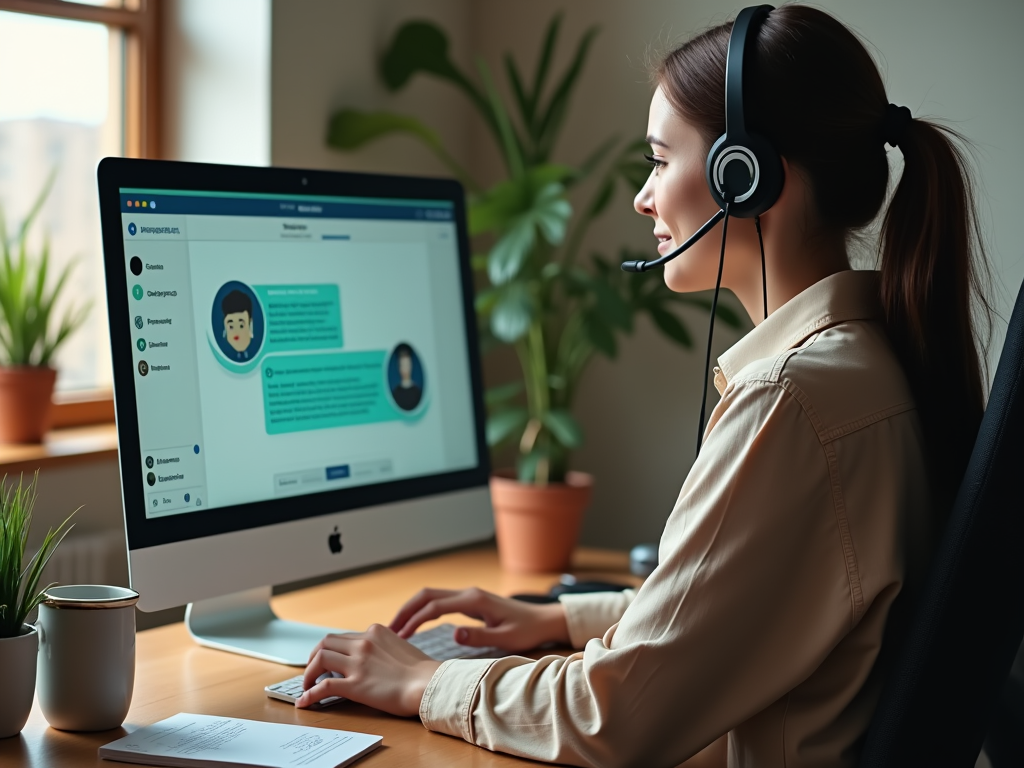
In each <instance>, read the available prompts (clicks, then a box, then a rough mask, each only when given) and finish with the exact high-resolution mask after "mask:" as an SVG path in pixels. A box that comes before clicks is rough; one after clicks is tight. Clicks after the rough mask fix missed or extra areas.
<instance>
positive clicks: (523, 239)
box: [477, 182, 572, 285]
mask: <svg viewBox="0 0 1024 768" xmlns="http://www.w3.org/2000/svg"><path fill="white" fill-rule="evenodd" d="M512 189H513V187H508V188H506V189H505V190H502V192H501V195H500V199H501V204H500V205H494V204H493V203H494V202H495V201H493V200H492V201H491V202H492V206H491V207H490V208H487V207H481V208H479V209H477V210H478V214H477V216H478V218H477V224H479V221H480V218H483V219H484V220H485V221H487V220H489V221H493V222H497V220H498V219H499V218H500V216H501V215H502V214H503V213H507V211H508V210H509V209H510V208H511V206H512V205H513V203H514V201H515V197H516V196H517V195H522V194H524V192H523V191H522V190H520V191H519V192H518V193H513V192H512ZM525 194H529V192H525ZM499 211H500V212H499ZM571 215H572V206H570V205H569V201H568V200H566V199H565V189H564V187H562V185H561V184H559V183H558V182H551V183H549V184H547V186H545V187H543V188H542V189H540V190H539V191H538V192H537V194H536V195H535V196H533V197H532V198H531V199H530V202H529V206H528V207H527V208H526V210H524V211H522V212H521V213H519V214H518V215H515V216H513V217H512V218H511V219H510V221H509V223H508V225H507V228H506V230H505V232H504V233H503V234H502V236H501V237H500V238H499V239H498V242H497V243H495V245H494V248H492V249H491V255H490V258H489V260H488V262H487V275H488V277H489V278H490V280H491V282H492V283H493V284H494V285H502V284H504V283H507V282H509V281H510V280H513V279H514V278H515V277H516V276H517V275H518V274H519V271H520V270H521V269H522V267H523V264H524V263H525V262H526V259H527V258H528V257H529V255H530V252H531V251H532V250H533V247H534V245H535V243H536V241H537V236H536V230H537V229H540V231H541V234H542V235H543V236H544V239H545V240H547V241H548V242H549V243H551V245H558V244H559V243H561V242H562V240H563V239H564V238H565V227H566V222H567V221H568V220H569V217H570V216H571Z"/></svg>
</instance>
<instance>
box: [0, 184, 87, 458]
mask: <svg viewBox="0 0 1024 768" xmlns="http://www.w3.org/2000/svg"><path fill="white" fill-rule="evenodd" d="M53 178H54V177H53V175H52V174H51V176H50V178H49V180H48V181H47V182H46V184H45V185H44V186H43V189H42V191H41V192H40V194H39V196H38V197H37V198H36V201H35V203H33V205H32V208H31V210H30V211H29V213H28V215H27V216H26V217H25V220H24V221H23V222H22V224H21V227H20V228H19V229H18V232H17V235H16V236H15V237H13V238H10V237H9V236H8V232H7V226H6V222H5V220H4V216H3V211H2V210H0V442H3V443H38V442H41V441H42V439H43V435H44V434H46V430H47V429H48V428H49V424H50V406H51V401H52V399H53V386H54V383H55V382H56V380H57V371H56V370H54V368H53V367H52V365H51V364H52V362H53V356H54V354H55V353H56V352H57V350H58V349H59V348H60V346H61V345H62V344H63V343H64V342H65V341H66V340H67V338H68V337H69V336H70V335H71V334H72V333H74V331H75V330H77V329H78V328H79V327H80V326H81V325H82V323H83V322H84V321H85V318H86V315H87V314H88V312H89V305H88V304H85V305H83V306H81V307H78V308H75V307H69V308H68V309H67V310H65V312H64V314H63V315H62V316H61V318H60V320H59V321H58V320H56V310H55V307H56V304H57V300H58V299H59V298H60V295H61V292H62V291H63V290H64V287H65V285H67V280H68V276H69V274H70V273H71V269H72V267H73V266H74V264H73V263H69V264H68V265H67V266H66V267H65V268H64V269H63V270H61V271H60V272H59V273H58V274H57V275H56V279H55V280H54V281H53V284H52V286H49V285H47V283H48V281H49V279H50V244H49V240H48V239H47V238H45V237H44V239H43V245H42V249H41V251H40V252H39V255H38V257H32V256H30V255H29V253H28V234H29V229H30V228H31V226H32V222H33V221H34V220H35V218H36V216H37V215H38V214H39V211H40V209H41V208H42V207H43V203H44V202H45V201H46V198H47V195H48V194H49V192H50V187H51V186H52V184H53Z"/></svg>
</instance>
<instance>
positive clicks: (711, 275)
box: [633, 86, 760, 292]
mask: <svg viewBox="0 0 1024 768" xmlns="http://www.w3.org/2000/svg"><path fill="white" fill-rule="evenodd" d="M647 141H648V142H649V143H650V145H651V155H652V156H653V158H654V168H653V169H652V170H651V175H650V177H649V178H648V179H647V183H646V184H645V185H644V188H643V189H641V190H640V193H639V194H638V195H637V196H636V199H635V200H634V201H633V205H634V207H635V208H636V210H637V212H638V213H642V214H644V215H645V216H650V217H651V219H653V220H654V236H655V237H657V238H658V253H659V254H660V255H662V256H664V255H665V254H667V253H669V252H671V251H673V250H675V249H676V248H678V247H679V246H680V245H681V244H682V243H683V242H685V241H686V240H687V239H688V238H689V237H690V236H691V235H693V233H694V232H696V231H697V230H698V229H700V227H701V226H702V225H703V224H704V223H705V222H706V221H707V220H708V219H710V218H711V217H712V216H713V215H714V214H715V212H716V211H717V210H718V205H717V204H716V203H715V201H714V198H712V197H711V193H710V192H709V191H708V186H707V182H706V181H705V177H704V164H705V161H706V160H707V149H706V147H705V141H704V139H703V137H701V135H700V134H699V133H698V132H697V129H696V128H694V127H693V126H692V125H690V124H689V123H687V122H686V121H685V120H683V119H682V118H681V117H679V115H678V114H676V112H675V111H674V110H673V109H672V105H671V104H670V103H669V101H668V99H667V98H666V97H665V94H664V93H663V92H662V89H661V87H660V86H659V87H658V89H657V90H656V91H655V92H654V98H653V99H652V100H651V111H650V116H649V118H648V122H647ZM744 223H746V222H744ZM737 224H738V221H737V220H736V219H732V220H730V222H729V249H728V253H727V254H726V260H725V270H726V274H725V276H724V278H723V285H728V284H729V283H730V282H732V280H731V279H730V278H731V277H735V276H738V273H737V268H742V262H745V261H746V258H744V256H745V253H742V252H743V251H745V250H746V248H744V247H743V246H744V245H746V243H745V242H744V241H745V240H747V237H745V234H746V233H745V232H743V231H742V230H743V229H745V228H744V227H740V226H737ZM721 241H722V225H721V224H718V225H717V226H716V227H715V228H714V229H713V230H711V231H710V232H709V233H708V234H707V235H705V236H704V237H703V238H702V239H701V240H700V241H699V242H698V243H697V244H696V245H694V246H693V247H691V248H690V249H689V250H688V251H686V252H685V253H683V254H682V255H680V256H678V257H677V258H675V259H673V260H672V261H670V262H669V263H668V264H667V265H666V266H665V283H666V284H667V285H668V287H669V288H671V289H672V290H674V291H679V292H689V291H699V290H705V289H708V288H714V286H715V278H716V276H717V273H718V257H719V252H720V249H721ZM737 241H738V242H737ZM737 251H739V252H737ZM738 261H739V262H740V263H737V262H738ZM759 269H760V267H759V266H758V278H760V273H759Z"/></svg>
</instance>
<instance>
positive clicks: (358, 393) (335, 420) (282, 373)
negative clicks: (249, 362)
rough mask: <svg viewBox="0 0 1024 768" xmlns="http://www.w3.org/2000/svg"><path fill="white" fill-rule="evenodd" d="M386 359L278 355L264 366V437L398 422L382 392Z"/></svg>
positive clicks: (373, 354)
mask: <svg viewBox="0 0 1024 768" xmlns="http://www.w3.org/2000/svg"><path fill="white" fill-rule="evenodd" d="M386 356H387V353H386V352H384V351H370V352H336V353H333V354H312V355H282V356H278V357H268V358H265V359H264V361H263V366H262V378H263V411H264V418H265V419H266V428H267V434H268V435H281V434H285V433H287V432H302V431H305V430H311V429H329V428H331V427H351V426H355V425H357V424H375V423H378V422H383V421H398V420H401V419H405V416H404V415H403V414H402V413H400V412H399V411H398V409H397V408H396V407H395V406H394V405H393V404H392V402H391V398H390V397H389V395H388V392H387V388H386V386H385V375H384V362H385V358H386Z"/></svg>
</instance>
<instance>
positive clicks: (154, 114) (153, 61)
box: [0, 0, 162, 429]
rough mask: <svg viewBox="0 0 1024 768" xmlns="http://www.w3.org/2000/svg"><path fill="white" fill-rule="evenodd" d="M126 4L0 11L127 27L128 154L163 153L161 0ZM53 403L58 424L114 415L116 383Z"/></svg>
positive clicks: (44, 2) (58, 396)
mask: <svg viewBox="0 0 1024 768" xmlns="http://www.w3.org/2000/svg"><path fill="white" fill-rule="evenodd" d="M126 5H127V6H128V7H120V8H118V7H109V6H100V5H86V4H83V3H76V2H67V1H66V0H0V11H10V12H13V13H23V14H29V15H33V16H47V17H50V18H55V19H68V20H70V21H88V22H94V23H98V24H105V25H106V26H108V27H114V28H116V29H118V30H120V31H121V32H122V33H124V35H125V42H126V45H125V60H124V126H123V130H124V156H125V157H139V158H149V159H159V158H160V157H161V146H160V138H161V137H160V117H161V115H160V106H161V91H162V89H161V78H160V34H159V31H160V2H159V0H134V2H133V1H132V0H128V2H127V3H126ZM53 403H54V404H53V411H52V415H51V419H52V426H53V428H55V429H60V428H66V427H77V426H83V425H89V424H103V423H113V421H114V397H113V392H112V391H111V390H110V389H98V390H87V391H83V392H61V393H55V394H54V397H53Z"/></svg>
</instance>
